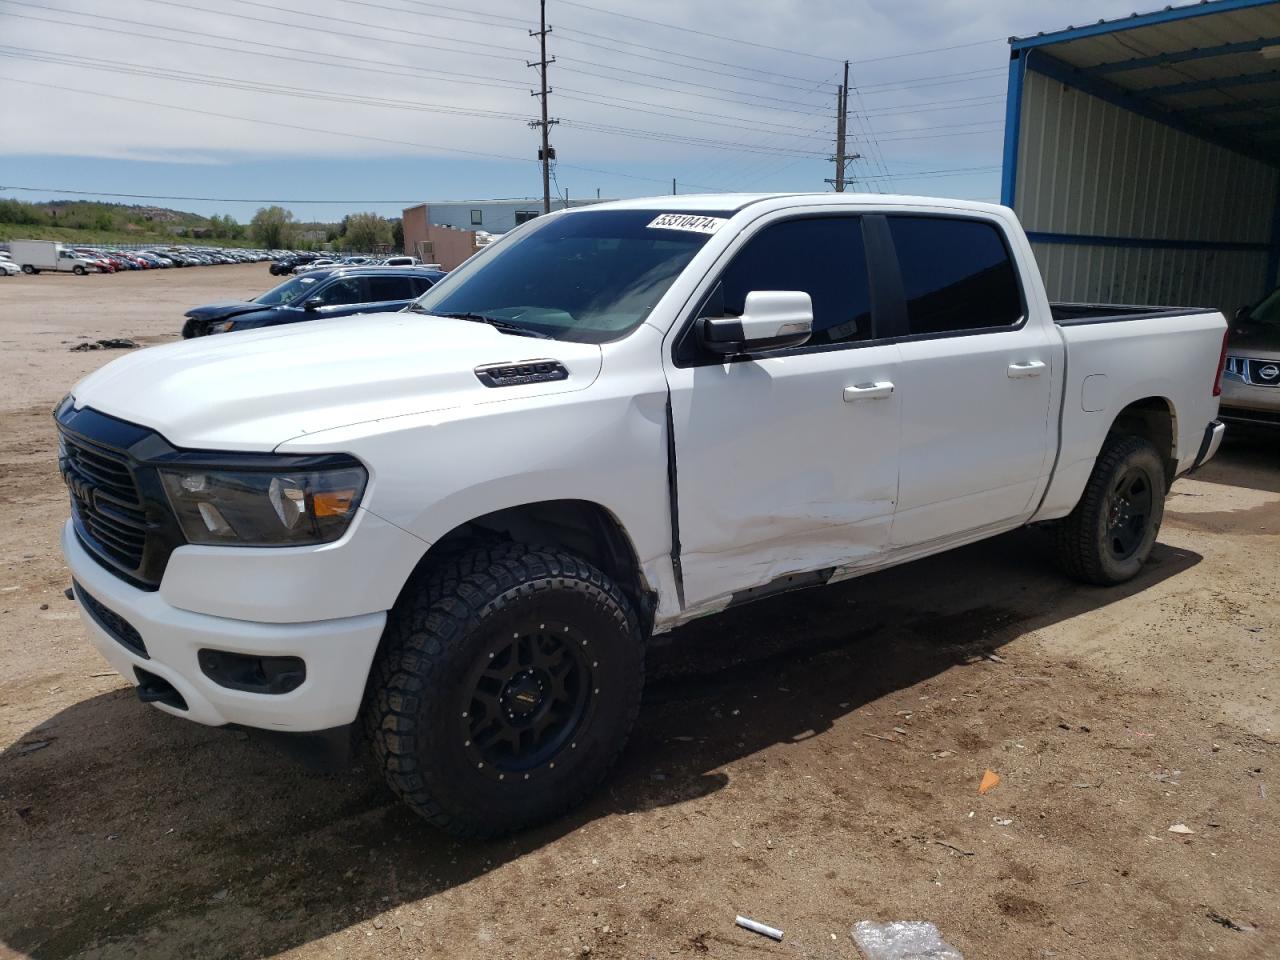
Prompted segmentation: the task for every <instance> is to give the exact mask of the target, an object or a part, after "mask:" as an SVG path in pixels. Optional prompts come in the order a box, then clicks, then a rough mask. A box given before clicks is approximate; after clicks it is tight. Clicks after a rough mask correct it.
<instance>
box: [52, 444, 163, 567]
mask: <svg viewBox="0 0 1280 960" xmlns="http://www.w3.org/2000/svg"><path fill="white" fill-rule="evenodd" d="M62 440H63V448H64V453H63V456H62V460H61V464H60V466H61V468H62V476H63V479H65V480H66V481H67V487H68V489H70V491H71V507H72V510H73V511H74V513H75V519H76V522H77V524H78V526H79V528H80V532H81V533H82V535H84V536H85V538H86V539H87V540H89V541H91V545H92V546H93V547H95V548H96V549H97V550H98V551H99V552H100V553H104V554H106V555H107V556H108V557H109V558H110V559H112V560H114V561H116V562H117V563H118V564H120V565H121V566H123V567H125V568H127V569H129V570H137V569H139V568H140V567H141V566H142V553H143V550H144V549H145V547H146V542H147V518H146V512H145V509H144V507H143V504H142V498H141V497H140V496H139V494H138V487H137V485H136V484H135V483H134V479H133V471H132V470H130V468H129V462H128V460H127V459H125V458H124V457H123V456H121V455H120V454H117V453H115V452H113V451H110V450H107V449H105V448H103V447H97V446H94V445H91V444H89V443H86V442H84V441H82V440H81V439H79V438H78V437H72V436H69V435H67V434H63V438H62Z"/></svg>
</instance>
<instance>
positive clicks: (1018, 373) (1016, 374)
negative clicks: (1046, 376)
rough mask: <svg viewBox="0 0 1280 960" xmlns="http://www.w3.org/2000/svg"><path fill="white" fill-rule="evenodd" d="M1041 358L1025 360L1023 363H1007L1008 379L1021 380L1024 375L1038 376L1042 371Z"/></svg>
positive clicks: (1042, 362) (1042, 363)
mask: <svg viewBox="0 0 1280 960" xmlns="http://www.w3.org/2000/svg"><path fill="white" fill-rule="evenodd" d="M1044 367H1045V365H1044V361H1043V360H1027V361H1024V362H1023V363H1011V364H1009V379H1010V380H1021V379H1023V378H1025V377H1038V376H1040V374H1042V373H1043V372H1044Z"/></svg>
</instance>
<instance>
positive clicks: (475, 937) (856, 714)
mask: <svg viewBox="0 0 1280 960" xmlns="http://www.w3.org/2000/svg"><path fill="white" fill-rule="evenodd" d="M269 282H270V278H268V276H267V273H266V269H265V267H264V266H263V265H254V266H239V267H231V266H223V267H202V268H194V269H185V270H170V271H167V272H164V273H158V272H157V273H150V272H148V273H128V274H122V275H116V276H100V277H86V278H77V277H69V276H47V275H42V276H39V277H17V278H10V279H7V280H6V279H0V521H2V522H0V614H2V616H0V751H2V754H0V956H32V957H38V958H42V960H44V958H57V957H73V956H76V957H79V956H84V957H101V958H115V957H133V956H148V957H175V958H191V957H260V956H285V957H294V958H303V957H306V958H318V957H334V956H342V957H353V958H365V957H368V958H373V957H379V958H382V957H390V958H400V957H447V958H459V960H462V958H491V957H492V958H498V957H512V958H541V957H552V958H554V957H583V956H590V957H604V958H646V957H655V958H663V957H668V956H694V957H696V956H703V955H705V956H709V957H729V958H756V957H768V956H776V957H810V958H854V957H856V956H857V950H856V948H855V947H854V945H853V943H852V941H851V939H850V936H849V928H850V926H851V925H852V924H853V923H855V922H857V921H859V920H863V919H872V920H893V919H921V920H930V921H933V922H934V923H936V924H937V925H938V926H939V928H940V929H941V931H942V933H943V935H944V936H945V937H946V939H947V940H948V941H950V942H951V943H952V944H953V945H954V946H955V947H957V948H958V949H959V950H961V951H962V952H963V954H964V956H965V957H966V958H969V960H1006V958H1008V960H1013V958H1019V960H1021V958H1034V960H1040V958H1046V957H1059V958H1116V960H1119V958H1124V960H1132V958H1147V957H1150V958H1189V957H1208V956H1210V955H1212V956H1214V957H1258V958H1261V957H1276V956H1280V816H1278V815H1277V801H1278V800H1280V777H1278V776H1277V773H1278V769H1277V767H1276V766H1275V764H1276V762H1277V760H1278V759H1280V742H1278V741H1280V710H1278V708H1280V703H1278V702H1277V697H1278V696H1280V667H1278V666H1277V655H1278V654H1280V439H1278V438H1277V437H1276V436H1274V435H1273V436H1267V435H1260V436H1254V437H1234V436H1233V437H1229V439H1228V440H1227V442H1226V444H1225V446H1224V448H1223V450H1222V452H1221V454H1220V455H1219V456H1218V458H1217V460H1216V461H1214V462H1213V463H1211V464H1210V465H1209V466H1208V467H1206V468H1205V469H1203V470H1202V471H1201V472H1200V473H1198V474H1197V475H1196V476H1195V477H1194V478H1191V479H1183V480H1179V481H1178V482H1177V484H1176V485H1175V487H1174V489H1173V493H1172V496H1171V499H1170V501H1169V505H1168V512H1167V513H1166V517H1165V525H1164V529H1163V532H1162V534H1161V537H1160V544H1159V545H1158V547H1157V548H1156V551H1155V553H1154V554H1153V557H1152V560H1151V563H1150V564H1149V566H1148V567H1147V568H1146V569H1145V570H1144V572H1143V573H1142V575H1141V576H1140V577H1139V578H1138V579H1137V580H1136V581H1135V582H1133V583H1131V584H1128V585H1126V586H1123V587H1119V588H1116V589H1106V590H1101V589H1092V588H1086V587H1082V586H1079V585H1076V584H1073V583H1071V582H1068V581H1067V580H1065V579H1063V578H1062V577H1061V576H1060V575H1059V574H1058V573H1057V572H1056V570H1055V569H1054V568H1053V566H1052V563H1051V561H1050V557H1049V554H1048V551H1047V549H1046V544H1045V542H1044V541H1043V538H1042V536H1041V535H1039V534H1037V533H1036V532H1033V531H1023V532H1019V533H1017V534H1013V535H1009V536H1004V537H1000V538H998V539H996V540H992V541H988V542H986V543H982V544H979V545H976V546H973V547H970V548H966V549H963V550H960V551H956V552H954V553H951V554H948V555H945V556H941V557H936V558H933V559H930V560H926V561H923V562H919V563H916V564H912V565H909V566H906V567H902V568H898V569H896V570H892V571H889V572H886V573H882V574H877V575H874V576H871V577H867V578H864V579H862V580H856V581H852V582H849V583H846V584H843V585H840V586H838V587H832V588H828V589H824V590H818V591H808V592H804V593H798V594H792V595H789V596H786V597H781V598H776V599H773V600H769V601H763V602H761V603H758V604H756V605H753V606H749V607H746V608H741V609H739V610H737V611H736V612H733V613H730V614H728V615H723V616H718V617H715V618H712V619H709V620H706V621H702V622H700V623H697V624H695V625H693V626H690V627H688V628H685V629H683V630H681V631H679V633H678V634H676V635H674V636H673V637H672V638H671V640H672V642H671V643H669V644H667V645H665V646H663V647H661V648H658V649H656V650H654V651H653V653H652V654H651V657H650V671H651V682H650V684H649V687H648V692H647V695H646V700H645V706H644V709H643V711H642V713H641V717H640V722H639V726H638V728H637V730H636V733H635V736H634V738H633V740H632V743H631V746H630V747H629V749H628V750H627V752H626V754H625V756H624V758H623V761H622V763H621V765H620V768H619V770H618V771H617V772H616V774H615V775H614V776H613V777H612V778H611V779H610V780H609V781H608V782H607V784H606V785H605V787H604V789H603V790H601V791H600V793H599V794H598V795H597V796H596V797H595V798H594V799H593V800H591V801H590V803H589V804H588V805H587V806H586V807H585V808H584V809H582V810H580V811H579V812H578V813H576V814H575V815H573V816H572V817H570V818H569V819H566V820H564V821H562V822H559V823H556V824H553V825H551V826H548V827H546V828H543V829H540V830H536V831H533V832H530V833H526V834H523V835H520V836H517V837H515V838H513V839H507V840H503V841H499V842H494V843H488V844H481V845H467V844H461V843H457V842H454V841H452V840H450V839H448V838H446V837H444V836H442V835H440V834H438V833H435V832H433V831H432V830H431V829H430V828H428V827H427V826H425V825H424V824H422V823H420V822H418V821H417V820H416V819H415V817H414V816H413V815H412V814H410V813H409V812H408V811H407V810H405V809H404V808H402V807H401V806H400V805H399V804H398V803H397V802H395V801H394V800H393V799H392V798H391V797H390V796H389V794H388V793H386V792H385V791H384V790H382V789H381V788H379V787H378V786H377V785H376V784H375V783H373V782H372V781H371V780H370V779H369V778H368V777H367V776H365V775H362V774H360V773H359V772H352V773H346V774H342V775H333V774H329V775H326V774H321V773H314V772H310V771H309V770H307V769H305V768H302V767H299V766H297V765H295V764H294V763H293V762H292V761H290V760H288V759H285V758H283V757H282V756H281V755H279V754H278V753H277V752H275V751H274V750H273V749H272V748H271V747H270V746H268V745H266V744H263V743H260V742H258V741H257V740H256V739H250V738H247V737H246V736H245V735H243V734H237V733H235V732H231V731H226V730H216V729H207V728H203V727H200V726H197V725H195V724H192V723H188V722H184V721H182V720H179V719H175V718H173V717H170V716H167V715H164V714H162V713H159V712H158V711H155V710H152V709H150V708H149V707H146V706H144V705H142V704H141V703H139V702H138V700H137V699H136V698H135V697H134V695H133V694H132V692H131V690H130V688H129V686H128V685H127V684H126V683H125V681H124V680H122V679H121V678H120V677H119V676H117V675H116V674H114V673H112V672H110V671H109V670H108V668H107V666H106V664H105V663H104V662H103V661H102V660H101V659H100V658H99V657H98V655H97V654H96V653H95V652H93V650H92V649H91V648H90V647H89V645H88V643H87V642H86V640H85V638H84V633H83V630H82V628H81V625H80V621H79V619H78V617H77V614H76V612H75V609H74V606H73V604H72V603H71V602H70V601H68V600H67V599H66V598H65V597H64V596H63V590H64V588H65V587H66V586H67V584H68V575H67V572H66V570H65V568H64V566H63V562H62V558H61V557H60V555H59V552H58V549H57V546H56V538H57V533H58V530H59V526H60V524H61V523H62V522H63V520H64V518H65V516H66V513H67V503H66V495H65V493H64V491H63V489H62V487H61V484H60V481H59V479H58V476H57V471H56V468H55V457H54V439H53V436H54V435H53V428H52V424H51V421H50V410H51V408H52V407H53V405H54V404H55V403H56V401H57V400H58V399H59V398H60V397H61V396H62V395H63V393H65V391H66V390H67V388H68V387H69V386H70V385H71V384H72V383H73V382H74V381H75V380H76V379H77V378H78V377H79V376H81V375H83V374H84V373H86V372H87V371H89V370H91V369H93V368H95V367H96V366H98V365H100V364H103V363H106V362H108V361H110V360H111V359H112V357H113V356H114V354H112V353H109V352H89V353H74V352H70V351H69V349H68V348H69V347H70V346H71V345H72V344H74V343H75V342H77V341H78V340H79V339H80V338H83V337H94V338H96V337H117V336H124V337H134V338H136V339H138V340H140V341H141V342H145V343H153V342H160V341H163V340H167V339H170V338H173V337H175V336H176V335H177V333H178V329H179V325H180V320H181V314H182V310H183V309H184V308H186V307H188V306H191V305H195V304H198V303H202V302H207V301H211V300H216V299H226V298H229V297H237V296H243V295H249V294H253V293H256V292H260V291H261V290H263V289H266V287H267V286H268V284H269ZM987 769H991V770H994V771H996V772H998V773H999V775H1000V777H1001V781H1000V784H999V785H998V786H997V787H996V788H995V789H994V790H991V791H990V792H989V793H987V794H986V795H983V796H980V795H979V793H978V784H979V781H980V779H981V778H982V775H983V772H984V771H985V770H987ZM1175 824H1185V826H1186V827H1187V828H1188V829H1189V830H1191V831H1194V832H1192V833H1185V834H1178V833H1172V832H1170V829H1169V828H1170V827H1171V826H1173V825H1175ZM738 913H741V914H745V915H747V916H750V917H753V918H755V919H758V920H760V921H763V922H766V923H769V924H772V925H774V926H777V927H781V928H782V929H783V930H785V932H786V936H785V939H784V940H783V941H782V943H780V944H775V943H773V942H771V941H768V940H764V939H762V938H760V937H758V936H756V935H754V934H750V933H747V932H746V931H743V930H739V929H737V928H735V927H734V916H735V914H738Z"/></svg>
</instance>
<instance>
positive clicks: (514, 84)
mask: <svg viewBox="0 0 1280 960" xmlns="http://www.w3.org/2000/svg"><path fill="white" fill-rule="evenodd" d="M0 2H3V3H18V4H21V5H22V6H24V7H35V8H36V9H38V10H44V9H46V8H45V7H42V6H40V5H38V4H35V3H26V2H24V0H0ZM48 9H53V10H54V12H63V13H74V14H76V15H78V16H97V15H95V14H88V13H81V12H80V11H76V10H67V11H62V10H58V9H57V8H48ZM6 15H7V16H9V17H13V18H16V19H20V20H33V21H36V22H39V23H49V24H53V25H55V26H58V27H63V28H65V27H74V28H77V29H81V30H93V31H94V32H95V33H112V34H117V35H120V36H125V37H133V38H143V39H146V40H159V41H161V42H162V43H178V44H182V45H183V46H190V47H203V48H205V49H208V50H219V51H222V52H224V53H235V54H242V55H244V56H253V57H270V58H271V59H273V60H288V61H290V62H293V63H311V64H315V65H316V66H322V67H341V68H343V69H346V70H361V71H363V72H365V73H379V74H384V75H386V76H393V77H416V78H417V79H424V80H425V79H433V78H434V77H436V76H441V77H449V78H451V79H450V81H449V82H451V83H460V84H464V85H468V86H477V87H496V88H498V89H501V90H510V89H523V87H524V86H525V85H524V84H523V83H522V82H520V81H518V80H501V79H500V78H496V77H495V78H490V79H488V80H477V79H476V78H475V75H474V74H470V73H453V72H450V71H448V70H437V69H434V68H429V67H415V66H412V65H410V64H402V65H400V66H403V67H404V69H406V70H416V71H419V72H418V73H417V74H412V73H400V72H396V71H389V70H385V69H376V67H377V66H379V65H381V64H382V63H383V61H380V60H367V59H363V58H360V57H348V56H345V55H343V54H340V53H318V54H316V55H317V56H322V57H329V58H331V59H337V60H350V61H353V62H354V63H359V64H372V65H374V67H369V66H361V67H353V66H350V65H348V64H345V63H325V62H324V61H322V60H309V59H306V58H300V57H282V56H280V54H278V53H261V52H259V51H257V50H239V49H236V48H235V47H223V46H218V45H216V44H211V43H204V42H201V41H197V40H179V39H178V38H176V37H158V36H156V35H154V34H150V33H138V32H137V31H136V30H116V29H113V28H112V27H104V26H102V25H101V24H100V23H96V22H95V23H74V22H70V21H66V20H53V19H50V18H48V17H33V16H31V15H30V14H25V13H8V14H6ZM97 19H98V20H107V21H111V22H113V23H130V24H131V23H132V21H130V20H125V19H122V18H119V17H100V16H98V17H97ZM152 26H154V27H155V28H156V29H159V30H169V31H171V32H174V33H182V34H186V35H189V36H195V37H207V36H208V34H205V33H200V32H199V31H196V30H184V29H182V28H181V27H168V26H161V25H160V24H153V25H152ZM215 39H218V40H226V41H228V42H231V43H239V44H247V45H252V46H255V47H265V48H267V49H270V50H283V51H286V52H291V53H306V52H309V51H305V50H300V49H299V48H297V47H285V46H281V45H280V44H275V43H264V42H262V41H260V40H243V39H239V38H236V37H217V36H216V37H215Z"/></svg>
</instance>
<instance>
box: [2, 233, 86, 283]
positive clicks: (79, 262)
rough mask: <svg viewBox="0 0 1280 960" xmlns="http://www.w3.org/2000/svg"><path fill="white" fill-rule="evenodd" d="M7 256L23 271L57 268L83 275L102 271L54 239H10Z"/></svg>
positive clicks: (82, 255) (64, 271)
mask: <svg viewBox="0 0 1280 960" xmlns="http://www.w3.org/2000/svg"><path fill="white" fill-rule="evenodd" d="M9 256H10V257H11V258H12V259H13V262H14V263H16V264H17V265H18V266H20V267H21V268H22V272H23V273H39V272H40V271H41V270H57V271H61V272H62V273H74V274H77V275H79V276H84V275H85V274H86V273H101V272H102V268H101V267H100V266H98V264H96V263H94V262H93V261H92V260H90V259H89V258H88V257H86V256H85V255H84V254H81V253H76V251H74V250H69V249H68V248H66V247H64V246H63V245H62V244H60V243H58V242H57V241H56V240H10V241H9Z"/></svg>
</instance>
